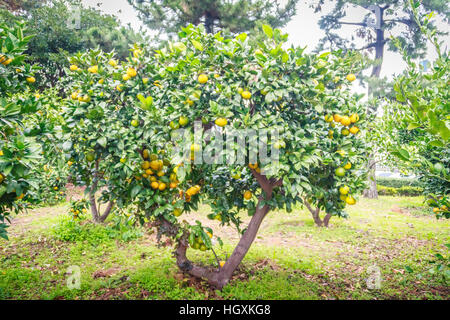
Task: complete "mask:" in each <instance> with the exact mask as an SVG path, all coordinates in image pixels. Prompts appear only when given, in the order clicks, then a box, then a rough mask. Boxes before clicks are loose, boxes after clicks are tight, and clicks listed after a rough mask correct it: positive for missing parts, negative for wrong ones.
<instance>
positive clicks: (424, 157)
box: [380, 7, 450, 218]
mask: <svg viewBox="0 0 450 320" xmlns="http://www.w3.org/2000/svg"><path fill="white" fill-rule="evenodd" d="M412 9H413V11H414V14H415V19H416V23H417V24H418V25H419V26H420V27H421V32H422V33H423V34H424V35H425V36H426V37H427V38H428V39H429V40H430V42H431V43H433V45H434V47H435V49H436V52H437V55H438V58H437V59H436V61H434V62H433V64H432V66H431V67H430V69H429V70H424V68H423V66H421V65H418V64H417V63H415V62H414V61H413V60H412V59H411V58H410V56H409V55H408V54H407V51H406V50H404V48H403V47H402V46H401V42H398V41H397V42H396V43H397V45H398V47H399V49H400V50H401V51H402V52H403V54H404V59H405V61H406V62H407V66H408V67H407V70H406V71H405V72H404V73H403V74H401V75H399V76H398V77H397V78H396V79H395V84H394V90H395V92H396V101H395V102H393V103H388V104H386V106H385V107H384V115H383V121H382V122H381V123H380V127H381V128H380V131H381V132H382V135H384V136H385V139H383V147H384V148H385V150H386V151H387V152H389V153H390V155H391V156H394V157H395V159H398V160H401V161H402V162H404V163H405V166H407V167H409V168H410V170H411V171H413V172H414V173H416V175H417V176H418V177H419V179H420V180H421V181H422V183H423V184H424V187H425V191H426V193H427V194H429V195H430V197H431V199H430V202H429V204H430V205H432V206H433V207H434V208H435V212H436V213H437V214H438V216H445V217H447V218H448V217H450V211H449V199H448V194H449V193H450V148H449V140H450V108H449V91H448V84H449V81H450V80H449V71H450V63H449V58H448V53H447V52H442V50H441V45H440V43H439V40H438V37H437V33H436V32H435V30H431V31H430V29H429V25H430V21H431V19H432V17H433V15H432V14H427V15H426V16H419V13H418V7H413V8H412Z"/></svg>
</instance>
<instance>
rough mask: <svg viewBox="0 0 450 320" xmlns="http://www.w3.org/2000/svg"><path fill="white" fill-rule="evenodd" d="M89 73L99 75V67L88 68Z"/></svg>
mask: <svg viewBox="0 0 450 320" xmlns="http://www.w3.org/2000/svg"><path fill="white" fill-rule="evenodd" d="M88 71H89V72H90V73H97V72H98V66H92V67H89V68H88Z"/></svg>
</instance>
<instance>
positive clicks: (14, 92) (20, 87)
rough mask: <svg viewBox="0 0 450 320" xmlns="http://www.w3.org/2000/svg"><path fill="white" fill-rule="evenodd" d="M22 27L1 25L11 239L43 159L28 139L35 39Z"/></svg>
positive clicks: (0, 161)
mask: <svg viewBox="0 0 450 320" xmlns="http://www.w3.org/2000/svg"><path fill="white" fill-rule="evenodd" d="M24 30H25V26H24V24H22V23H17V24H16V25H14V26H12V27H9V26H7V25H6V24H4V23H1V24H0V237H3V238H7V235H6V228H7V224H6V223H7V222H9V217H10V214H11V212H16V213H17V212H20V211H21V210H23V209H24V205H23V202H22V201H20V200H26V197H27V191H28V190H29V189H30V188H32V187H33V186H36V181H33V178H32V175H31V171H32V169H33V164H34V163H35V161H36V160H37V159H38V158H39V151H40V150H39V149H40V147H39V145H38V144H37V143H36V141H35V139H34V137H33V134H27V135H25V130H24V129H25V128H24V125H23V120H24V117H25V116H26V115H27V114H30V113H33V112H36V111H37V109H38V104H39V103H38V99H37V97H36V96H34V95H33V94H32V93H31V92H30V90H31V89H32V88H30V87H32V86H33V85H34V82H35V78H34V77H33V74H34V72H35V70H36V68H35V67H34V66H31V65H29V64H27V63H26V62H25V59H26V56H25V55H24V54H23V53H24V51H25V50H26V49H27V44H28V42H29V41H30V39H31V36H24Z"/></svg>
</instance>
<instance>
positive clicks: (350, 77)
mask: <svg viewBox="0 0 450 320" xmlns="http://www.w3.org/2000/svg"><path fill="white" fill-rule="evenodd" d="M346 78H347V80H348V81H350V82H352V81H355V80H356V76H355V75H354V74H353V73H350V74H348V75H347V77H346Z"/></svg>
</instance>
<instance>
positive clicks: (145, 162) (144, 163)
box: [141, 161, 150, 170]
mask: <svg viewBox="0 0 450 320" xmlns="http://www.w3.org/2000/svg"><path fill="white" fill-rule="evenodd" d="M141 167H142V169H144V170H147V169H148V168H150V162H148V161H144V162H142V165H141Z"/></svg>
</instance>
